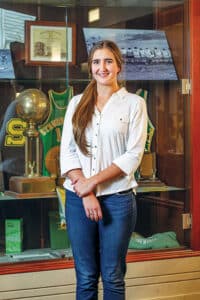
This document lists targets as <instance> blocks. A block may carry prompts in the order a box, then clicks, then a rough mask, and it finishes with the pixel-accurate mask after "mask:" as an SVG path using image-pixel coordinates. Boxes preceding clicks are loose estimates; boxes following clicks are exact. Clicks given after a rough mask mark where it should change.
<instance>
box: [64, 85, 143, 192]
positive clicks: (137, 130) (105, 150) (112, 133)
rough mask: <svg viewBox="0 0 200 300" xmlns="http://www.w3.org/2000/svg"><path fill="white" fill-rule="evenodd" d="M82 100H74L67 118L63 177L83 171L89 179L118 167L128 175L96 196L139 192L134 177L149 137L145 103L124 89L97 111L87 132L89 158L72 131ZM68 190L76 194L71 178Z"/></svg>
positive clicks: (103, 187) (99, 188)
mask: <svg viewBox="0 0 200 300" xmlns="http://www.w3.org/2000/svg"><path fill="white" fill-rule="evenodd" d="M80 99H81V95H77V96H75V97H73V98H72V100H71V101H70V103H69V105H68V109H67V112H66V115H65V120H64V124H63V132H62V139H61V147H60V168H61V175H64V174H65V173H66V172H68V171H70V170H72V169H78V168H80V169H82V171H83V174H84V175H85V177H87V178H88V177H90V176H92V175H95V174H97V173H98V172H100V171H101V170H104V169H105V168H107V167H108V166H110V165H111V164H112V163H114V164H115V165H117V166H118V167H119V168H120V169H121V170H122V171H123V172H124V173H125V174H126V175H124V176H120V177H119V178H117V179H116V178H115V179H112V180H110V181H109V182H105V183H102V184H99V185H98V186H97V189H96V195H97V196H100V195H107V194H112V193H117V192H120V191H125V190H128V189H130V188H133V189H134V188H136V187H137V182H136V180H135V177H134V173H135V171H136V170H137V168H138V166H139V164H140V161H141V159H142V155H143V152H144V146H145V142H146V137H147V111H146V103H145V101H144V99H143V98H141V97H140V96H138V95H136V94H132V93H129V92H127V90H126V89H125V88H121V89H120V90H118V91H117V92H116V93H114V94H113V95H112V96H111V97H110V99H109V100H108V102H107V103H106V105H105V106H104V108H103V110H102V111H101V112H99V111H98V109H97V108H96V107H95V110H94V114H93V117H92V121H91V123H90V124H89V125H88V127H87V129H86V132H85V134H86V139H87V143H88V144H89V146H90V148H89V151H90V155H89V156H86V155H84V154H83V153H82V152H81V151H80V149H79V147H78V146H77V144H76V142H75V140H74V136H73V130H72V122H71V120H72V116H73V114H74V111H75V109H76V106H77V104H78V102H79V100H80ZM64 187H65V188H66V189H69V190H71V191H73V187H72V185H71V182H70V179H69V178H68V177H66V180H65V182H64Z"/></svg>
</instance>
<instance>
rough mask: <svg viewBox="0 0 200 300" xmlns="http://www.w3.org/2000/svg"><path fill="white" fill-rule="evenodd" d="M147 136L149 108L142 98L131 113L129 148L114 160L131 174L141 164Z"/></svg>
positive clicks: (125, 171)
mask: <svg viewBox="0 0 200 300" xmlns="http://www.w3.org/2000/svg"><path fill="white" fill-rule="evenodd" d="M146 138H147V109H146V103H145V101H144V99H143V98H140V99H139V101H138V104H137V105H136V108H135V110H134V111H133V112H132V113H131V118H130V124H129V135H128V142H127V149H126V151H125V153H124V154H122V155H121V156H119V157H117V158H116V159H114V160H113V163H114V164H115V165H117V166H118V167H119V168H120V169H121V170H122V171H123V172H124V173H125V174H127V175H131V174H132V173H133V172H135V171H136V170H137V168H138V166H139V165H140V162H141V159H142V156H143V152H144V148H145V142H146Z"/></svg>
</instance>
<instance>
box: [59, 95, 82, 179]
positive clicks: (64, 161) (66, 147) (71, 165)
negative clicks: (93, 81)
mask: <svg viewBox="0 0 200 300" xmlns="http://www.w3.org/2000/svg"><path fill="white" fill-rule="evenodd" d="M77 100H78V98H77V96H75V97H74V98H72V100H71V101H70V103H69V105H68V108H67V111H66V114H65V118H64V124H63V130H62V138H61V145H60V170H61V176H64V175H65V174H66V173H67V172H68V171H70V170H73V169H79V168H81V164H80V161H79V158H78V155H77V148H76V147H77V146H76V143H75V140H74V135H73V128H72V116H73V114H74V111H75V107H76V103H77Z"/></svg>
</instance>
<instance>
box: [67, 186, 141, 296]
mask: <svg viewBox="0 0 200 300" xmlns="http://www.w3.org/2000/svg"><path fill="white" fill-rule="evenodd" d="M66 199H67V201H66V223H67V230H68V235H69V239H70V242H71V246H72V251H73V256H74V262H75V270H76V279H77V287H76V299H77V300H97V299H98V281H99V276H100V275H101V278H102V283H103V295H104V300H124V299H125V281H124V276H125V273H126V254H127V249H128V244H129V240H130V237H131V234H132V232H133V230H134V227H135V223H136V214H137V209H136V201H135V196H134V194H133V193H132V191H129V192H128V193H116V194H112V195H107V196H101V197H98V200H99V202H100V205H101V208H102V213H103V219H102V220H101V221H99V222H95V221H92V220H90V219H88V218H87V217H86V215H85V211H84V208H83V204H82V200H81V198H79V197H78V196H77V195H76V194H75V193H73V192H71V191H68V190H67V191H66Z"/></svg>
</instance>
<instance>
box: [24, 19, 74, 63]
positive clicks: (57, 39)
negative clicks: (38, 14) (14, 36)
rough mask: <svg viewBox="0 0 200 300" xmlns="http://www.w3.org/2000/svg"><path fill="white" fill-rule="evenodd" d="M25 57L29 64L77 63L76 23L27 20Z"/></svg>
mask: <svg viewBox="0 0 200 300" xmlns="http://www.w3.org/2000/svg"><path fill="white" fill-rule="evenodd" d="M25 26H26V27H25V28H26V32H25V43H26V47H25V49H26V50H25V55H26V56H25V57H26V64H28V65H49V66H53V65H54V66H59V65H60V66H62V65H65V64H66V63H71V64H75V54H76V49H75V46H76V43H75V37H76V32H75V24H66V23H65V22H49V21H26V25H25Z"/></svg>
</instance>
